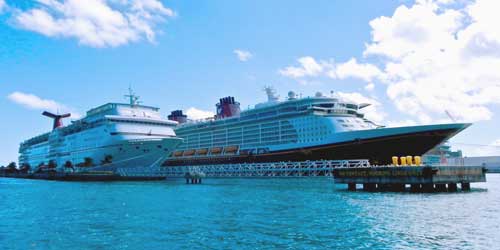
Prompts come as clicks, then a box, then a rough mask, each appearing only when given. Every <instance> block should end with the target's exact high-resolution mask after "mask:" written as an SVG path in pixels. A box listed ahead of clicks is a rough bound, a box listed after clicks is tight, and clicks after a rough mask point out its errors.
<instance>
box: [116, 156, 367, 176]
mask: <svg viewBox="0 0 500 250" xmlns="http://www.w3.org/2000/svg"><path fill="white" fill-rule="evenodd" d="M354 167H356V168H361V167H370V163H369V161H368V160H341V161H336V160H323V161H301V162H266V163H237V164H214V165H197V166H168V167H158V168H122V169H119V170H118V173H119V174H120V175H121V176H142V177H145V176H152V177H153V176H154V177H158V176H164V177H167V178H184V177H185V175H186V173H203V174H204V175H205V176H206V177H209V178H210V177H211V178H229V177H306V176H332V175H333V169H335V168H354Z"/></svg>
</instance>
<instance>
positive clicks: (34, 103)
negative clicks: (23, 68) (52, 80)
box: [7, 91, 81, 119]
mask: <svg viewBox="0 0 500 250" xmlns="http://www.w3.org/2000/svg"><path fill="white" fill-rule="evenodd" d="M7 98H8V99H9V100H11V101H12V102H14V103H17V104H19V105H22V106H23V107H26V108H29V109H33V110H44V111H50V112H53V113H58V112H62V113H65V112H70V113H71V117H72V118H74V119H78V118H80V117H81V115H80V114H78V113H77V112H75V111H74V109H72V108H69V107H67V106H66V105H63V104H61V103H58V102H56V101H54V100H50V99H43V98H40V97H38V96H36V95H34V94H29V93H23V92H17V91H16V92H13V93H11V94H9V95H8V96H7Z"/></svg>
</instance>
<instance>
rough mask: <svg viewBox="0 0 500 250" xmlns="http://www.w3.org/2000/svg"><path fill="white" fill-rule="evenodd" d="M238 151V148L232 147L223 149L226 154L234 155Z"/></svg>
mask: <svg viewBox="0 0 500 250" xmlns="http://www.w3.org/2000/svg"><path fill="white" fill-rule="evenodd" d="M238 149H239V146H236V145H233V146H227V147H226V148H225V150H224V151H225V152H226V154H235V153H236V152H237V151H238Z"/></svg>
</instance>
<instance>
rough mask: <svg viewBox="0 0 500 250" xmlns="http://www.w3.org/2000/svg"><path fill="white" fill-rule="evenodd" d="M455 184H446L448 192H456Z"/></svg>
mask: <svg viewBox="0 0 500 250" xmlns="http://www.w3.org/2000/svg"><path fill="white" fill-rule="evenodd" d="M456 191H457V184H456V183H448V192H456Z"/></svg>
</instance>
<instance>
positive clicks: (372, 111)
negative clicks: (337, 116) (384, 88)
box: [335, 92, 387, 124]
mask: <svg viewBox="0 0 500 250" xmlns="http://www.w3.org/2000/svg"><path fill="white" fill-rule="evenodd" d="M335 95H336V96H337V97H338V98H339V99H340V100H343V101H345V102H352V103H355V104H365V103H366V104H371V105H370V106H368V107H365V108H363V109H361V112H362V113H364V114H365V117H366V118H367V119H368V120H371V121H373V122H375V123H377V124H381V123H382V122H383V121H384V120H385V118H386V116H387V114H386V113H384V112H383V111H381V110H380V108H381V106H382V105H381V104H380V102H378V101H377V100H376V99H374V98H369V97H366V96H364V95H362V94H360V93H357V92H352V93H347V92H335Z"/></svg>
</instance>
